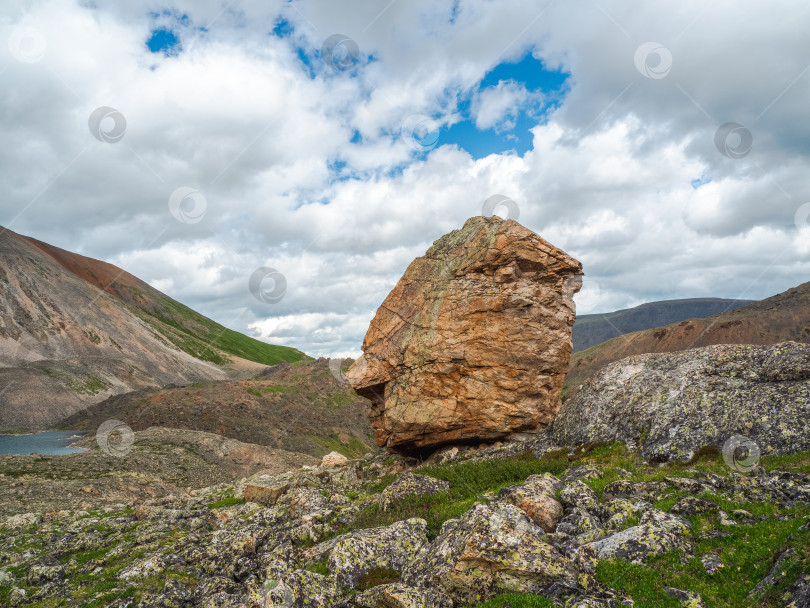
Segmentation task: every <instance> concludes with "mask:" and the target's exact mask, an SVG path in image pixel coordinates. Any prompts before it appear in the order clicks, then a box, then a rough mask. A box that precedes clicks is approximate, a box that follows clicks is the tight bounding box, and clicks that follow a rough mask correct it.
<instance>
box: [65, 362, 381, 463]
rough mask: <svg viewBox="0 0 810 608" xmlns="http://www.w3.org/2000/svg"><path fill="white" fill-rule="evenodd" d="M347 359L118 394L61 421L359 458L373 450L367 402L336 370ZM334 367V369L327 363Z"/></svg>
mask: <svg viewBox="0 0 810 608" xmlns="http://www.w3.org/2000/svg"><path fill="white" fill-rule="evenodd" d="M350 363H351V360H350V359H349V360H345V361H338V360H332V361H331V364H332V365H330V361H328V360H327V359H318V360H317V361H313V362H308V363H300V364H299V363H296V364H295V365H290V364H289V363H281V364H279V365H276V366H273V367H271V368H267V369H265V370H264V371H263V372H262V373H261V374H260V375H259V376H256V377H255V378H252V379H247V380H228V381H214V382H200V383H196V384H194V385H190V386H181V387H174V388H168V387H167V388H162V389H146V390H141V391H136V392H132V393H128V394H125V395H116V396H113V397H110V398H109V399H106V400H105V401H102V402H101V403H96V404H94V405H92V406H90V407H89V408H87V409H86V410H82V411H81V412H78V413H76V414H74V415H73V416H71V417H70V418H67V419H66V420H63V421H61V422H60V424H59V427H61V428H65V429H71V430H90V431H92V430H94V429H96V428H98V426H99V425H100V424H101V423H102V422H104V421H105V420H109V419H115V420H121V421H123V422H126V423H127V424H128V425H129V426H130V427H131V428H132V429H133V430H135V431H142V430H145V429H148V428H156V427H166V428H172V429H187V430H191V431H205V432H208V433H216V434H217V435H221V436H223V437H229V438H231V439H238V440H239V441H243V442H245V443H248V444H257V445H263V446H269V447H272V448H279V449H283V450H287V451H289V452H294V453H299V454H300V453H304V454H309V455H310V456H315V457H318V458H320V457H321V456H323V455H324V454H327V453H328V452H331V451H333V450H334V451H337V452H340V453H342V454H344V455H345V456H348V457H350V458H361V457H362V456H363V455H364V454H365V453H366V452H369V451H375V450H377V446H376V444H375V442H374V433H373V431H372V429H371V426H370V425H369V421H368V401H367V400H366V399H364V398H362V397H359V396H358V395H357V394H356V393H355V392H354V391H353V390H352V388H351V387H350V386H349V384H348V383H347V382H345V381H341V380H338V378H339V377H340V376H339V375H338V374H337V370H338V369H340V367H342V368H343V369H344V370H345V369H346V368H348V366H349V364H350ZM332 366H335V371H334V372H333V371H331V369H330V368H331V367H332Z"/></svg>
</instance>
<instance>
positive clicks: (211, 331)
mask: <svg viewBox="0 0 810 608" xmlns="http://www.w3.org/2000/svg"><path fill="white" fill-rule="evenodd" d="M134 310H135V312H136V313H137V314H138V316H140V317H141V318H142V319H143V320H144V321H146V322H147V323H149V324H150V325H151V326H152V328H153V329H155V330H156V331H157V332H159V333H160V335H161V336H162V337H163V338H165V339H166V340H168V341H169V342H170V343H171V344H173V345H174V346H175V347H176V348H179V349H180V350H182V351H183V352H186V353H188V354H190V355H191V356H193V357H196V358H198V359H201V360H203V361H210V362H212V363H216V364H217V365H226V364H228V363H229V362H230V359H229V358H228V357H227V356H226V355H234V356H237V357H241V358H243V359H247V360H249V361H255V362H256V363H262V364H264V365H275V364H276V363H281V362H282V361H288V362H290V363H294V362H298V361H301V360H303V359H305V358H307V357H306V355H304V353H302V352H301V351H299V350H297V349H295V348H290V347H288V346H279V345H276V344H268V343H266V342H262V341H261V340H256V339H255V338H251V337H249V336H245V335H244V334H240V333H239V332H236V331H233V330H230V329H228V328H226V327H223V326H222V325H220V324H219V323H216V322H214V321H212V320H211V319H208V318H206V317H204V316H202V315H201V314H199V313H197V312H195V311H194V310H192V309H190V308H188V307H187V306H184V305H182V304H180V303H179V302H175V301H174V300H172V299H170V298H164V299H163V300H161V301H160V303H159V305H157V306H155V308H154V309H153V310H152V311H145V310H143V309H140V308H134ZM156 321H157V322H156ZM223 353H224V355H223Z"/></svg>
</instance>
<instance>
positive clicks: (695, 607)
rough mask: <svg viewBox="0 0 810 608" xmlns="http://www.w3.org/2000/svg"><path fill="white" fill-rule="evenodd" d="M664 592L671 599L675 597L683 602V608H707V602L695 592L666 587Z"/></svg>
mask: <svg viewBox="0 0 810 608" xmlns="http://www.w3.org/2000/svg"><path fill="white" fill-rule="evenodd" d="M664 592H665V593H666V594H667V595H668V596H669V597H674V598H676V599H678V600H680V602H681V608H706V602H704V601H703V598H702V597H700V595H698V594H697V593H695V592H694V591H684V590H682V589H675V588H674V587H664Z"/></svg>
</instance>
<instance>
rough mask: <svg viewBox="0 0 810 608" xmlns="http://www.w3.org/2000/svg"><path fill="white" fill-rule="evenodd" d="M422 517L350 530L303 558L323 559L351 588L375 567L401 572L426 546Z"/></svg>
mask: <svg viewBox="0 0 810 608" xmlns="http://www.w3.org/2000/svg"><path fill="white" fill-rule="evenodd" d="M426 530H427V522H426V521H425V520H424V519H418V518H414V519H408V520H405V521H398V522H396V523H395V524H392V525H390V526H383V527H380V528H369V529H362V530H354V531H352V532H349V533H348V534H344V535H342V536H338V537H337V538H334V539H332V540H328V541H326V542H324V543H321V544H320V545H316V546H315V547H313V548H312V549H311V550H310V551H309V552H308V553H307V556H306V557H307V558H308V559H310V560H313V561H315V559H318V560H320V559H324V558H326V559H327V564H328V567H329V572H331V573H332V575H333V576H334V577H335V580H336V581H337V582H338V584H339V585H340V586H342V587H347V588H351V589H353V588H354V587H356V586H357V582H358V580H359V579H360V577H361V576H362V575H364V574H366V573H367V572H369V571H370V570H374V569H376V568H389V569H391V570H395V571H397V572H402V570H403V569H405V568H406V567H407V566H408V565H409V564H410V563H411V562H413V561H414V560H416V559H418V558H421V556H422V555H423V554H424V553H425V552H426V550H427V546H428V538H427V532H426Z"/></svg>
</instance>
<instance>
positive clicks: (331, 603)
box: [265, 570, 343, 608]
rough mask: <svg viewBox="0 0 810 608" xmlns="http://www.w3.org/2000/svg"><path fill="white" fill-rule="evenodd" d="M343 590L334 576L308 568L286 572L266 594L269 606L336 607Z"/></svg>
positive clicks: (266, 603)
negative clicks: (324, 574)
mask: <svg viewBox="0 0 810 608" xmlns="http://www.w3.org/2000/svg"><path fill="white" fill-rule="evenodd" d="M342 596H343V594H342V590H341V589H340V586H339V585H338V584H337V582H336V581H335V579H334V578H333V577H329V576H323V575H322V574H317V573H315V572H309V571H307V570H294V571H291V572H289V573H287V574H285V575H284V576H283V577H282V579H281V580H280V581H278V582H277V584H276V581H274V584H273V586H272V587H271V588H270V589H269V591H267V593H266V596H265V598H266V599H265V606H267V607H268V608H270V607H273V608H276V607H279V608H281V607H282V606H283V607H284V608H315V607H317V608H334V607H336V606H337V604H338V603H339V602H340V600H341V598H342Z"/></svg>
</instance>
